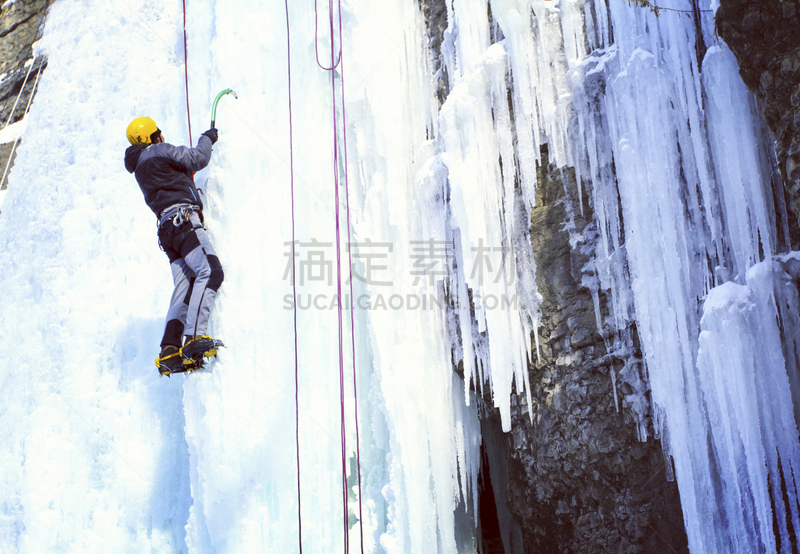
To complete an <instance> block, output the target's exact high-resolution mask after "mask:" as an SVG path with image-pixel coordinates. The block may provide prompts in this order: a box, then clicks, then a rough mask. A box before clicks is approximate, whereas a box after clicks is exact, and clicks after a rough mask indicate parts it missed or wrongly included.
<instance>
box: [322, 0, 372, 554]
mask: <svg viewBox="0 0 800 554" xmlns="http://www.w3.org/2000/svg"><path fill="white" fill-rule="evenodd" d="M337 4H338V19H339V25H338V26H339V52H338V54H339V56H338V58H339V59H338V60H337V59H336V43H335V34H336V33H335V30H334V15H333V0H328V15H329V20H330V33H331V66H330V67H326V66H324V65H323V64H322V63H321V62H320V59H319V51H318V37H317V34H318V30H317V26H316V25H315V29H314V33H315V41H314V48H315V54H316V57H317V65H318V66H319V67H320V68H321V69H323V70H324V71H329V72H330V73H331V99H332V103H333V171H334V174H333V175H334V187H335V194H334V196H335V206H336V207H335V213H336V281H337V283H336V284H337V294H338V298H340V299H341V298H342V263H341V224H340V214H339V205H340V203H339V117H338V115H337V113H336V108H337V101H336V94H337V91H336V72H335V70H336V69H337V68H338V69H339V80H340V91H341V98H342V116H341V119H342V121H341V127H342V139H343V145H344V182H345V208H346V216H347V239H348V244H350V243H351V242H352V241H351V234H350V233H351V225H350V191H349V179H348V170H347V119H346V112H345V96H344V64H343V59H344V54H343V51H344V47H343V45H342V43H343V39H344V34H343V32H342V2H341V0H337ZM317 11H318V10H317V0H314V20H315V22H316V21H317V18H318V16H317ZM348 261H349V271H350V275H351V276H352V274H353V258H352V253H351V251H350V249H348ZM353 311H354V310H353V279H352V278H351V279H350V337H351V340H352V359H353V402H354V408H355V431H356V465H357V468H358V524H359V532H360V537H361V541H360V543H361V552H362V553H363V552H364V526H363V520H364V518H363V514H362V490H361V438H360V433H359V426H358V386H357V381H358V376H357V372H356V347H355V320H354V314H353ZM338 316H339V401H340V405H341V414H340V415H341V441H342V494H343V499H342V502H343V512H344V513H343V519H344V552H345V554H348V553H349V552H350V537H349V532H348V531H349V515H348V514H349V510H348V503H347V495H348V486H347V438H346V417H345V398H344V336H343V335H344V332H343V321H342V317H343V314H342V304H341V302H339V303H338Z"/></svg>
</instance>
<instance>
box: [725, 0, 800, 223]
mask: <svg viewBox="0 0 800 554" xmlns="http://www.w3.org/2000/svg"><path fill="white" fill-rule="evenodd" d="M716 22H717V31H718V33H719V34H720V36H721V37H722V38H723V39H724V40H725V42H726V43H727V44H728V46H729V47H730V49H731V50H732V51H733V53H734V55H735V56H736V59H737V60H738V62H739V68H740V73H741V75H742V79H743V80H744V82H745V84H746V85H747V86H748V88H749V89H750V90H751V91H753V92H754V93H755V95H756V98H757V99H758V105H759V108H760V110H761V113H762V115H763V116H764V119H765V120H766V122H767V125H769V128H770V130H771V131H772V134H773V136H774V138H775V141H776V147H777V148H776V150H777V153H778V163H779V166H780V171H781V175H782V176H783V180H784V184H785V185H786V188H787V190H788V191H789V195H790V197H791V203H792V209H793V210H794V212H795V214H797V215H800V0H720V7H719V10H718V11H717V18H716Z"/></svg>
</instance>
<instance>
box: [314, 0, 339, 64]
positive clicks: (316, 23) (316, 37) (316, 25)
mask: <svg viewBox="0 0 800 554" xmlns="http://www.w3.org/2000/svg"><path fill="white" fill-rule="evenodd" d="M328 7H329V9H330V12H331V67H325V66H324V65H322V62H321V61H319V30H318V29H319V16H318V15H317V0H314V54H316V56H317V65H318V66H320V67H321V68H322V69H324V70H325V71H333V70H334V69H336V68H337V67H339V64H340V63H341V62H342V34H341V33H339V61H338V62H336V63H335V64H334V63H333V60H334V57H333V48H334V46H333V4H331V0H328ZM341 24H342V5H341V2H340V3H339V28H340V29H341Z"/></svg>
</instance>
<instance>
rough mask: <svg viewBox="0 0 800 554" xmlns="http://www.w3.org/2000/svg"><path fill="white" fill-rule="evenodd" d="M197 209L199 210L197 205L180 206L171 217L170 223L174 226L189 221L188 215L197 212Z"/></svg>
mask: <svg viewBox="0 0 800 554" xmlns="http://www.w3.org/2000/svg"><path fill="white" fill-rule="evenodd" d="M199 211H200V210H198V209H197V206H181V207H179V208H178V211H177V212H176V213H175V217H173V218H172V224H173V225H174V226H175V227H180V226H181V225H183V224H184V223H186V222H187V221H189V217H190V216H191V215H192V214H193V213H194V212H199Z"/></svg>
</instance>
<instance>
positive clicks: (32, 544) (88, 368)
mask: <svg viewBox="0 0 800 554" xmlns="http://www.w3.org/2000/svg"><path fill="white" fill-rule="evenodd" d="M187 4H188V14H187V16H188V20H187V21H188V35H189V48H188V49H189V60H190V62H189V85H190V90H191V94H190V102H191V105H192V108H193V111H192V114H193V121H192V123H193V132H194V138H195V140H196V138H197V136H198V134H199V132H202V131H203V130H204V129H205V128H206V127H205V126H206V125H207V117H208V112H209V108H210V103H211V100H212V99H213V97H214V95H215V94H216V92H218V90H220V89H222V88H224V87H232V88H234V89H235V90H236V91H237V93H238V94H239V100H238V101H233V100H232V99H230V97H229V98H228V99H226V101H225V102H224V103H223V105H222V106H221V107H220V110H219V113H218V125H219V127H220V132H221V138H220V142H219V143H218V144H217V145H216V146H215V149H214V150H215V152H214V156H213V162H212V165H211V167H210V169H209V170H206V171H203V172H200V173H198V174H197V175H196V180H197V182H198V184H199V185H200V186H201V188H203V189H204V190H205V191H206V192H207V197H206V206H207V209H206V221H207V226H208V228H209V231H210V233H211V236H212V239H213V240H214V243H215V246H216V248H217V250H218V251H219V253H220V257H221V259H222V262H223V265H224V266H225V273H226V280H225V284H224V286H223V288H222V294H221V297H220V299H219V302H218V309H217V311H216V314H215V318H214V321H213V328H212V332H213V333H214V334H215V335H216V336H218V337H220V338H223V339H224V340H225V341H226V343H227V344H228V348H227V349H226V350H225V351H224V352H223V353H222V354H221V356H220V359H219V361H218V363H217V364H216V365H215V367H214V368H213V371H211V372H206V373H197V374H194V375H192V376H191V378H187V379H183V378H173V379H159V378H158V376H157V375H156V371H155V369H154V368H153V366H152V358H153V357H154V356H155V355H156V353H157V345H158V341H159V338H160V333H161V329H162V325H163V321H162V317H163V312H164V309H165V306H166V304H167V302H168V295H169V294H170V289H171V286H170V283H169V276H168V272H167V261H166V258H165V257H164V255H163V254H162V253H160V252H158V250H157V246H156V239H155V225H154V222H153V219H152V216H151V215H150V214H149V213H148V210H147V209H146V207H145V206H144V204H143V202H142V199H141V193H140V192H139V190H138V187H137V186H136V184H135V181H133V179H132V177H131V176H130V175H128V174H127V173H126V172H125V171H124V169H123V167H122V153H123V151H124V149H125V147H126V146H127V145H126V143H125V141H124V139H123V131H124V129H125V127H126V125H127V123H128V122H129V120H130V119H131V118H132V117H135V116H138V115H149V116H151V117H153V118H154V119H155V120H156V121H157V122H158V123H159V126H160V127H161V128H162V130H163V132H164V134H165V137H166V139H167V140H168V141H171V142H175V143H179V144H180V143H186V142H188V128H187V124H186V110H185V101H184V92H183V90H184V88H183V87H184V82H183V71H184V68H183V48H182V46H183V45H182V42H183V36H182V32H181V26H182V13H181V4H180V3H178V2H171V1H170V2H167V1H164V0H161V1H156V0H151V1H148V2H144V3H143V4H141V5H140V6H137V8H136V9H133V8H131V7H130V6H129V5H128V4H126V3H125V2H122V1H120V2H85V1H71V0H62V1H60V2H58V3H56V4H55V5H54V7H53V10H52V13H51V14H50V17H49V19H48V23H47V28H46V30H45V35H46V36H45V38H44V40H43V41H42V45H41V47H42V48H43V50H44V51H46V52H47V54H48V55H49V59H50V66H49V67H50V68H49V70H48V71H47V72H46V73H45V74H43V77H42V81H41V85H40V92H39V95H38V96H37V100H36V102H35V104H34V107H33V109H32V111H31V115H30V116H29V121H28V130H27V133H26V136H25V141H24V146H23V148H22V149H21V150H20V152H19V156H18V158H17V162H16V165H15V168H14V170H13V172H12V174H11V189H10V192H9V193H8V195H7V196H6V198H5V200H4V206H3V208H4V213H3V216H2V222H0V226H2V227H0V236H2V240H3V256H2V262H0V263H2V264H3V265H2V267H3V270H2V286H3V288H4V290H6V291H7V292H8V294H5V295H3V299H2V307H3V322H2V335H0V336H2V337H3V340H4V343H5V344H7V347H8V348H11V349H13V350H14V351H15V352H19V355H18V356H17V357H6V358H4V360H3V361H2V362H0V367H2V371H1V372H0V375H2V376H3V379H4V385H6V386H5V388H4V390H3V395H4V398H5V400H4V403H3V408H2V410H3V411H2V417H3V423H2V429H3V430H4V431H5V432H7V433H8V437H7V438H6V440H5V442H4V443H3V450H2V452H3V457H4V465H3V467H4V468H8V469H7V470H5V471H4V473H3V478H2V479H3V480H2V483H3V485H2V486H3V498H4V499H8V500H6V501H4V504H3V508H2V517H3V519H2V522H3V523H2V533H3V534H2V540H3V544H7V545H12V546H11V547H10V549H11V550H12V551H16V550H19V551H23V552H42V551H83V552H93V551H95V552H99V551H151V550H155V551H175V552H178V551H190V552H213V551H217V552H222V551H229V552H236V551H242V552H245V551H276V552H293V551H297V550H298V539H297V535H298V522H297V490H296V489H297V486H296V467H295V447H294V445H295V433H294V429H295V421H294V356H293V347H292V344H293V333H292V310H291V296H290V295H291V286H290V280H289V274H288V273H287V266H288V264H289V262H290V258H289V257H288V255H287V254H288V252H289V246H288V244H287V243H288V241H290V240H291V232H290V224H291V218H290V211H289V208H290V199H289V166H288V154H289V145H288V138H289V127H288V112H287V105H288V96H287V92H288V82H287V58H286V29H285V19H284V12H283V5H282V4H281V3H272V4H270V5H264V4H263V3H256V2H253V3H251V4H248V5H247V6H246V7H245V8H246V9H243V6H242V4H241V2H237V3H234V2H221V1H217V2H205V3H187ZM290 10H291V31H292V48H293V57H294V59H293V64H292V72H293V79H294V83H295V87H296V88H295V98H294V101H295V112H294V133H295V152H294V154H295V168H296V172H295V186H296V191H297V194H296V201H297V231H298V235H297V238H298V240H299V243H298V252H299V255H298V260H297V262H298V268H299V269H298V273H299V274H298V282H299V284H300V287H299V293H300V298H298V305H299V307H300V309H299V311H298V315H299V321H298V323H299V349H300V356H299V360H298V361H299V379H300V386H299V389H300V393H299V398H300V405H299V410H300V421H299V425H300V449H299V452H300V466H301V473H300V476H301V491H302V500H303V504H302V506H303V508H302V520H303V546H304V548H305V549H306V551H312V552H333V551H337V550H339V549H341V548H342V547H343V540H344V537H343V533H342V520H343V515H342V510H341V500H340V498H341V494H342V491H341V461H340V460H341V446H340V439H339V436H340V424H339V422H340V403H339V378H338V355H339V354H338V340H337V313H336V309H335V306H336V299H335V291H336V287H335V275H334V274H333V269H332V262H333V261H334V253H333V252H334V251H333V244H332V243H333V241H334V237H335V233H334V227H335V219H334V215H333V205H334V194H333V192H334V190H333V187H334V180H333V167H332V163H331V162H332V149H333V132H332V119H331V115H332V104H331V98H330V81H329V77H328V74H327V73H325V72H324V71H322V70H320V69H319V68H318V67H317V64H316V61H315V55H314V33H315V31H314V12H313V10H312V9H310V7H309V6H304V7H302V8H300V7H295V6H290ZM320 10H321V14H322V21H321V23H320V40H319V49H320V53H321V58H322V59H323V60H325V52H326V40H327V37H328V34H327V25H326V23H325V15H326V13H327V6H324V7H323V6H321V7H320ZM343 17H344V18H345V21H346V28H347V35H346V36H345V48H346V50H345V56H346V57H345V66H344V67H345V71H346V76H347V78H348V81H349V83H351V84H349V86H348V88H347V94H348V106H347V109H348V118H347V121H348V125H349V127H348V130H349V132H350V137H349V139H350V140H351V141H352V142H351V150H350V155H351V157H350V160H351V162H350V166H349V168H348V169H349V170H350V187H351V190H352V198H351V201H352V210H353V221H354V227H353V230H354V234H353V241H354V242H356V243H358V244H364V243H367V242H369V241H372V242H374V243H382V244H383V243H385V244H389V245H390V249H388V253H389V254H391V255H390V257H388V258H387V259H386V262H385V263H384V262H379V263H375V264H373V267H374V266H379V265H381V264H383V265H387V269H386V270H385V271H386V272H385V273H383V274H380V275H377V274H376V280H379V281H382V282H383V281H387V282H389V284H388V285H386V286H383V285H371V286H373V287H378V288H373V289H372V290H370V291H367V288H366V285H364V284H363V283H361V282H360V281H358V280H356V282H355V284H354V286H355V289H356V293H357V294H359V293H361V294H363V293H365V292H367V293H369V295H370V297H369V298H368V299H367V300H366V302H365V303H362V306H368V305H369V306H368V307H363V308H358V309H359V311H358V314H357V318H356V322H357V324H356V347H357V354H356V358H357V362H358V363H357V371H358V386H359V390H360V398H359V400H360V403H359V418H360V423H361V433H362V434H361V445H362V447H361V464H362V467H361V473H362V479H363V486H362V494H363V497H362V504H363V536H364V550H365V551H368V552H376V551H386V552H422V551H425V552H475V551H476V549H477V546H476V536H477V532H476V529H475V502H476V497H475V494H474V493H475V489H476V486H477V485H476V483H477V470H478V464H479V445H480V432H479V424H478V420H477V415H476V410H475V403H474V400H471V401H470V402H469V404H470V405H469V406H467V403H466V402H465V399H469V398H470V393H469V391H468V390H465V387H464V384H463V382H462V381H461V380H460V379H459V378H458V377H457V376H456V375H454V373H453V372H452V362H451V354H450V343H449V341H448V338H447V337H448V330H447V318H446V316H445V314H444V312H443V310H442V309H433V310H432V309H425V310H422V309H419V310H418V309H402V310H398V309H393V308H391V305H392V304H391V302H392V300H391V298H392V296H393V295H395V294H396V295H400V296H402V297H403V298H404V299H405V298H411V300H408V301H409V302H412V301H414V300H413V299H415V298H426V297H427V296H428V294H429V293H430V294H431V295H432V297H433V298H434V300H435V299H436V297H439V296H441V294H442V288H441V283H440V281H441V279H439V280H430V279H429V278H428V276H427V275H425V277H424V278H423V279H420V281H419V283H418V284H417V285H414V286H413V287H409V286H408V285H406V283H405V281H406V280H409V281H410V280H413V279H414V278H413V277H411V278H409V276H408V270H407V268H406V267H405V266H406V265H407V264H409V263H413V259H412V258H409V256H410V252H411V245H412V241H419V242H422V241H424V240H426V239H429V238H436V237H431V236H428V235H425V234H424V233H423V232H422V229H423V227H424V226H425V225H426V224H427V220H426V216H427V215H430V214H431V213H433V212H425V210H429V209H430V210H433V208H432V207H431V206H430V203H424V204H422V203H420V202H418V199H417V196H416V195H417V188H416V178H415V175H416V171H417V170H418V169H419V167H420V164H421V162H423V161H424V160H425V159H426V158H427V157H428V156H429V155H430V153H431V152H432V148H431V146H430V144H429V143H428V139H427V137H426V132H427V131H428V129H430V128H431V127H432V125H433V123H432V122H433V120H434V116H435V111H436V110H435V99H434V98H433V96H432V92H431V85H430V82H429V78H428V76H429V66H428V61H429V60H428V58H427V48H426V43H425V37H424V33H423V32H422V30H421V25H422V21H421V19H420V13H419V10H418V8H417V6H416V5H414V4H408V3H402V2H397V3H390V4H388V5H382V6H380V7H377V6H375V5H372V4H371V3H366V2H365V3H363V5H362V4H357V3H350V4H349V5H348V6H347V11H346V13H344V14H343ZM75 21H81V25H79V26H78V25H75ZM387 22H391V23H390V24H387ZM132 45H135V46H132ZM351 52H352V53H353V54H351ZM356 52H357V53H358V55H356V54H355V53H356ZM340 74H341V73H340ZM398 75H399V76H400V77H398ZM398 83H400V85H401V86H398ZM342 139H343V137H341V136H340V137H339V140H342ZM342 146H343V144H342ZM341 193H342V195H343V193H344V191H343V190H342V191H341ZM440 203H441V202H440ZM419 206H423V208H424V209H420V207H419ZM342 209H344V206H342ZM434 211H435V210H434ZM443 213H444V212H443V208H442V206H440V207H439V209H438V211H436V214H437V217H438V216H439V215H441V214H443ZM342 223H344V221H343V222H342ZM343 248H345V249H346V248H347V244H346V243H345V244H343ZM355 248H358V247H357V246H354V249H355ZM345 251H346V250H345ZM386 251H387V250H382V251H381V252H386ZM315 256H320V257H321V258H320V259H322V260H323V263H322V264H317V265H314V263H313V261H314V260H315V259H318V258H315ZM354 258H355V260H354V261H355V264H356V267H357V270H358V271H359V272H360V273H361V274H362V275H363V274H367V273H368V271H369V268H368V267H367V264H368V263H369V258H368V257H366V256H365V251H364V250H361V254H360V255H355V256H354ZM303 263H307V264H309V265H306V266H304V265H303ZM306 270H307V271H306ZM304 271H306V272H305V273H303V272H304ZM318 277H319V278H318ZM347 277H348V275H347V274H345V275H344V278H345V279H346V278H347ZM287 295H289V296H287ZM378 295H380V299H382V301H383V302H384V303H387V304H388V305H389V307H386V305H387V304H384V305H383V307H381V305H380V304H379V302H380V300H379V296H378ZM343 303H344V304H349V300H348V298H345V299H344V300H343ZM376 303H378V304H376ZM372 305H375V306H376V307H374V309H373V308H372ZM368 308H369V309H368ZM345 318H346V320H347V319H349V318H348V317H347V314H345ZM349 344H350V335H349V332H348V333H347V334H346V336H345V337H344V345H345V357H346V360H345V368H346V369H347V368H348V366H349V364H350V359H351V354H350V351H349V348H347V346H348V345H349ZM347 371H349V369H347ZM31 374H33V375H31ZM352 390H353V388H352V377H351V376H350V375H349V374H348V379H347V382H346V392H345V394H346V399H345V403H346V414H345V416H346V420H347V437H346V438H347V444H348V451H347V453H346V454H347V457H348V459H347V471H348V475H347V480H348V500H349V513H348V514H346V517H347V520H348V522H349V534H350V541H351V548H353V549H359V546H360V545H359V540H360V536H361V528H360V527H361V526H360V525H359V522H358V517H359V512H358V498H357V493H358V489H357V486H356V485H357V479H356V467H355V460H356V458H355V433H354V425H353V423H354V404H353V399H352ZM55 522H59V524H58V525H55V524H54V523H55Z"/></svg>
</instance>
